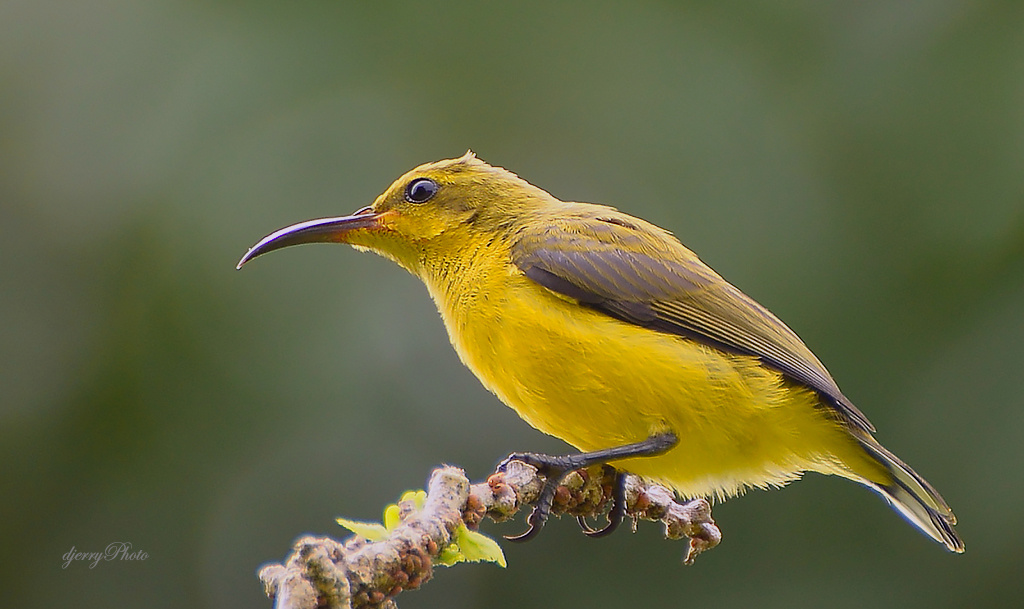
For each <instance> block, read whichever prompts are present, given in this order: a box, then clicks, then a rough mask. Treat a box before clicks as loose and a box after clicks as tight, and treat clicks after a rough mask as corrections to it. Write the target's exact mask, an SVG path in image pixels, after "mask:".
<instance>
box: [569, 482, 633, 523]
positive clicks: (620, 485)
mask: <svg viewBox="0 0 1024 609" xmlns="http://www.w3.org/2000/svg"><path fill="white" fill-rule="evenodd" d="M607 518H608V524H606V525H605V526H603V527H601V528H600V529H594V528H591V527H590V525H589V524H587V519H586V518H584V517H583V516H577V517H576V522H578V523H580V528H581V529H583V534H584V535H586V536H587V537H593V538H594V539H597V538H600V537H604V536H606V535H611V534H612V533H614V532H615V529H617V528H619V525H620V524H622V521H623V520H624V519H625V518H626V476H625V475H624V474H623V473H622V472H615V489H614V491H613V494H612V507H611V509H609V510H608V516H607Z"/></svg>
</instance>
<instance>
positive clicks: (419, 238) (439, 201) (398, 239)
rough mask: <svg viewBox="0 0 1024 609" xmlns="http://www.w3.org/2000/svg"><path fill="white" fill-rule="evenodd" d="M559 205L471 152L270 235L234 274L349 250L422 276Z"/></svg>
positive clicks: (419, 169)
mask: <svg viewBox="0 0 1024 609" xmlns="http://www.w3.org/2000/svg"><path fill="white" fill-rule="evenodd" d="M558 204H559V201H558V200H557V199H555V198H554V197H552V196H551V195H549V194H548V193H547V192H545V191H543V190H541V189H539V188H537V187H535V186H532V185H531V184H529V183H527V182H526V181H525V180H522V179H521V178H519V177H518V176H516V175H515V174H513V173H511V172H509V171H506V170H504V169H501V168H500V167H492V166H491V165H488V164H487V163H485V162H483V161H481V160H480V159H478V158H476V156H475V155H474V154H473V153H472V152H467V153H466V154H465V155H463V156H461V157H459V158H457V159H447V160H443V161H437V162H436V163H428V164H426V165H421V166H419V167H417V168H415V169H413V170H411V171H409V172H408V173H406V174H405V175H403V176H402V177H400V178H398V179H397V180H396V181H395V182H394V183H393V184H391V186H389V187H388V189H387V190H385V191H384V193H383V194H381V195H380V196H379V197H377V200H376V201H374V202H373V205H370V206H367V207H363V208H362V209H359V210H357V211H356V212H354V213H353V214H352V215H349V216H342V217H336V218H320V219H317V220H308V221H306V222H300V223H298V224H293V225H291V226H287V227H285V228H282V229H280V230H278V231H275V232H273V233H271V234H269V235H267V236H266V237H264V238H263V239H261V240H260V241H259V242H258V243H257V244H256V245H254V246H253V247H252V248H250V249H249V251H248V252H247V253H246V254H245V256H243V257H242V259H241V260H240V261H239V263H238V268H241V267H242V265H244V264H245V263H247V262H249V261H250V260H252V259H253V258H255V257H257V256H260V255H262V254H265V253H267V252H271V251H274V250H276V249H281V248H283V247H288V246H290V245H299V244H302V243H347V244H349V245H352V246H354V247H356V248H359V249H367V250H371V251H373V252H376V253H378V254H381V255H383V256H385V257H387V258H391V259H392V260H394V261H395V262H397V263H398V264H400V265H402V266H403V267H405V268H407V269H409V270H410V271H412V272H413V273H417V274H419V273H420V271H421V270H422V266H423V265H424V264H425V263H426V264H429V263H430V262H431V260H430V259H431V258H432V257H437V256H443V255H450V254H452V253H455V252H457V251H458V248H459V247H465V246H469V245H471V244H473V243H475V242H477V241H479V240H484V239H490V238H492V237H493V236H495V235H496V234H497V233H501V232H507V231H509V230H511V229H512V228H514V227H515V226H516V225H517V223H518V222H519V221H520V220H521V219H522V218H525V217H528V215H529V213H530V212H531V211H536V210H538V209H542V208H545V207H551V206H552V205H555V206H557V205H558Z"/></svg>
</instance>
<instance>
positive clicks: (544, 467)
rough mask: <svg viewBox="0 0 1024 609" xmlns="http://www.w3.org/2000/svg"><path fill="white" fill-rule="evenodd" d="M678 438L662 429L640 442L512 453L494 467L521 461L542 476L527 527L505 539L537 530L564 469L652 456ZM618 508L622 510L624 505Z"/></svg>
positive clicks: (530, 534) (527, 536)
mask: <svg viewBox="0 0 1024 609" xmlns="http://www.w3.org/2000/svg"><path fill="white" fill-rule="evenodd" d="M678 442H679V438H677V437H676V435H675V434H674V433H672V432H664V433H660V434H655V435H653V436H651V437H649V438H647V439H646V440H643V441H641V442H635V443H633V444H625V445H623V446H614V447H612V448H605V449H602V450H595V451H591V452H588V453H579V454H575V455H561V456H552V455H542V454H537V453H512V454H511V455H509V456H508V457H506V458H505V460H504V461H502V462H501V463H500V464H498V471H504V470H505V468H506V467H507V466H508V464H509V463H510V462H512V461H522V462H523V463H526V464H527V465H532V466H533V467H536V468H537V472H538V473H539V474H541V475H542V476H544V487H543V488H542V489H541V491H540V496H539V497H537V502H536V504H535V505H534V506H533V511H532V512H530V516H529V517H528V518H527V519H526V522H527V524H528V525H529V528H528V529H526V531H525V532H523V533H522V534H521V535H515V536H511V537H510V536H507V535H506V536H505V539H508V540H509V541H528V540H530V539H533V538H534V537H535V536H536V535H537V533H539V532H540V529H541V527H543V526H544V523H545V522H547V519H548V516H549V515H550V514H551V504H552V502H553V501H554V500H555V490H556V489H557V488H558V484H559V483H560V482H561V481H562V477H563V476H565V474H566V473H567V472H570V471H572V470H574V469H581V468H584V467H590V466H591V465H598V464H601V463H607V462H609V461H616V460H618V459H628V458H630V457H653V456H655V455H660V454H662V453H664V452H665V451H667V450H669V449H670V448H672V447H673V446H675V445H676V444H677V443H678ZM622 509H623V510H625V507H623V508H622ZM602 531H603V529H602ZM609 532H611V531H609Z"/></svg>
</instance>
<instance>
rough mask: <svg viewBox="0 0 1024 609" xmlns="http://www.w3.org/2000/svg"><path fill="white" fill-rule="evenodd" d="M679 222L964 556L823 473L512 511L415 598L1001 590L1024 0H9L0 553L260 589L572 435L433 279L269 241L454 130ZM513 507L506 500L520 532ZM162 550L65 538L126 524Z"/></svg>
mask: <svg viewBox="0 0 1024 609" xmlns="http://www.w3.org/2000/svg"><path fill="white" fill-rule="evenodd" d="M468 148H472V149H473V150H474V151H475V152H477V153H478V154H479V155H480V157H481V158H483V159H485V160H487V161H489V162H491V163H494V164H497V165H502V166H504V167H507V168H509V169H511V170H513V171H515V172H517V173H519V174H520V175H521V176H523V177H525V178H526V179H528V180H530V181H531V182H533V183H535V184H537V185H539V186H541V187H544V188H546V189H548V190H549V191H551V192H552V193H554V194H555V195H556V196H559V197H561V198H566V199H575V200H583V201H594V202H601V203H606V204H610V205H614V206H616V207H619V208H621V209H623V210H625V211H628V212H630V213H633V214H635V215H639V216H642V217H644V218H647V219H649V220H651V221H654V222H655V223H658V224H660V225H663V226H665V227H667V228H670V229H671V230H673V231H674V232H675V233H676V234H677V235H678V236H679V237H680V238H681V239H682V240H683V241H684V242H685V243H687V244H688V245H689V246H690V247H691V248H693V249H695V250H696V251H698V252H699V253H700V254H701V255H702V257H703V258H704V260H705V261H707V262H708V263H709V264H710V265H711V266H712V267H714V268H715V269H716V270H718V271H719V272H720V273H722V274H723V275H725V276H726V277H727V278H729V279H730V280H731V281H732V282H733V283H735V284H737V285H738V286H740V287H741V288H742V289H743V290H744V291H746V292H747V293H749V294H750V295H752V296H753V297H755V298H756V299H758V300H760V301H761V302H762V303H764V304H765V305H767V306H769V307H770V308H771V309H772V310H774V311H775V312H776V313H777V314H778V315H779V316H780V317H782V318H783V319H784V320H786V321H787V322H788V323H789V324H790V325H791V326H793V327H794V328H795V329H796V330H797V331H798V332H799V333H800V334H801V336H802V337H803V338H804V339H805V340H806V342H807V343H808V344H809V345H811V347H812V348H813V349H814V350H815V351H816V352H817V353H818V355H819V356H820V357H821V358H822V360H823V361H825V362H826V364H827V365H828V366H829V367H830V369H831V370H832V372H833V373H834V375H835V376H836V378H837V379H838V381H839V383H840V385H841V386H842V387H843V388H844V391H845V392H846V393H847V394H848V395H849V396H851V398H852V399H853V400H854V401H855V402H856V403H857V404H858V405H860V407H861V408H862V409H863V410H864V411H865V412H866V413H867V414H868V416H870V417H871V419H872V420H873V422H874V423H875V424H876V425H877V427H878V428H879V430H880V431H879V438H880V439H881V440H882V441H883V442H884V443H885V444H886V445H887V446H889V447H890V448H892V449H893V450H894V451H895V452H897V453H898V454H899V455H901V456H902V457H903V458H905V459H906V460H907V461H908V462H909V463H911V464H912V465H913V466H914V467H915V468H917V469H918V470H919V471H920V472H921V473H922V474H923V475H924V476H926V477H927V478H928V479H929V480H930V481H931V482H932V483H934V484H935V486H936V487H937V488H939V489H940V490H941V491H942V493H943V494H944V495H945V497H946V498H947V500H949V502H950V503H951V504H952V505H953V507H954V508H955V510H956V513H957V515H958V516H959V517H960V521H961V524H960V526H959V527H958V531H959V532H960V533H961V534H962V535H963V537H964V539H965V540H966V543H967V548H968V549H967V553H966V554H965V555H963V556H951V555H948V554H947V553H945V552H944V551H943V550H942V549H941V548H940V547H938V546H937V545H936V544H934V543H932V542H931V541H928V540H927V539H925V538H924V537H922V536H921V535H919V534H917V533H916V532H914V531H913V530H912V529H911V528H910V527H908V526H907V525H906V524H904V523H903V522H902V521H901V520H900V519H899V518H898V517H897V516H896V515H894V514H893V513H892V512H891V511H890V510H889V509H888V508H887V507H886V506H885V505H884V504H883V503H882V502H881V501H879V500H878V499H877V498H876V497H874V496H872V495H871V494H870V493H867V492H865V491H864V490H862V489H860V488H857V487H856V486H855V485H852V484H849V483H847V482H844V481H841V480H837V479H828V478H824V477H821V476H813V475H812V476H809V477H808V478H807V479H805V480H804V481H801V482H799V483H796V484H793V485H791V486H790V487H788V488H787V489H785V490H783V491H776V492H770V493H767V492H751V493H748V494H747V495H746V496H745V497H742V498H740V499H736V500H732V501H730V502H728V503H725V504H722V505H719V506H717V507H716V510H715V516H716V518H717V520H718V522H719V524H720V526H721V527H722V529H723V531H724V535H725V537H724V542H723V544H722V545H721V546H720V547H719V548H717V549H715V550H714V551H713V552H711V553H709V554H707V555H705V556H702V557H701V558H700V559H699V560H698V562H697V564H696V565H695V566H693V567H687V568H684V567H683V566H681V564H680V558H681V556H682V555H683V552H684V548H683V547H682V545H681V544H676V543H670V542H667V541H663V540H661V538H660V531H659V528H658V527H657V526H655V525H652V524H642V525H641V527H640V531H639V532H638V533H637V534H635V535H630V534H629V533H628V532H620V533H619V534H617V535H615V536H614V537H613V538H610V539H605V540H601V541H599V542H598V541H593V540H590V539H585V538H584V537H583V536H582V535H580V534H579V533H578V531H577V527H576V525H575V523H573V522H572V521H570V520H562V521H557V522H554V523H553V524H552V525H549V526H548V527H547V529H546V530H545V532H544V534H543V535H542V536H541V537H540V538H539V539H538V540H536V541H534V542H532V543H530V544H526V545H524V546H517V545H512V544H505V551H506V555H507V557H508V560H509V567H508V568H507V569H505V570H502V569H499V568H497V567H495V566H493V565H462V566H459V567H457V568H454V569H447V570H446V569H439V570H438V572H437V573H436V576H435V579H434V580H433V581H432V582H431V583H430V584H429V585H427V586H426V587H425V588H424V589H422V590H420V591H417V592H411V593H408V594H405V595H403V596H402V597H401V598H400V599H399V600H400V603H399V604H400V605H401V606H402V607H405V608H409V607H436V606H445V607H493V608H501V607H521V606H579V607H583V606H591V607H614V606H632V605H634V604H635V605H642V606H675V605H680V606H683V605H685V606H698V605H714V606H719V607H862V606H865V605H870V606H873V607H963V606H971V607H986V606H987V607H998V606H1006V605H1007V604H1010V603H1012V602H1014V601H1017V602H1019V600H1020V597H1021V590H1022V588H1021V575H1022V572H1024V519H1021V518H1020V506H1021V505H1022V504H1024V475H1022V473H1024V472H1022V469H1024V468H1022V465H1024V408H1022V404H1021V402H1022V398H1021V394H1022V391H1021V390H1022V388H1024V383H1022V373H1024V3H1019V2H967V1H958V0H939V1H928V2H898V3H891V2H856V3H854V2H844V3H838V2H827V3H826V2H816V1H810V0H808V1H804V2H787V3H776V2H746V3H723V2H665V1H663V2H629V3H626V2H579V3H561V2H548V1H544V2H519V3H481V2H445V3H438V2H394V1H386V0H378V1H376V2H341V1H322V2H302V3H278V2H258V1H257V2H252V1H250V2H241V1H232V0H220V1H209V0H208V1H205V2H194V1H192V2H190V1H183V0H84V1H82V0H80V1H69V0H5V1H4V2H2V3H0V319H2V324H0V364H2V365H0V393H2V396H0V463H2V465H0V497H2V498H0V550H2V552H0V581H2V582H3V585H2V589H3V591H4V604H5V605H7V606H11V607H56V606H74V607H115V606H116V607H267V606H269V601H267V600H266V599H265V598H264V596H263V593H262V589H261V586H260V584H259V582H258V581H257V579H256V576H255V572H256V569H257V568H258V566H259V565H260V564H262V563H264V562H267V561H276V560H281V558H282V557H283V556H284V555H285V554H286V552H287V551H288V550H289V547H290V544H291V542H292V541H293V539H294V538H295V537H297V536H298V535H300V534H303V533H316V534H331V535H339V536H340V535H341V534H342V533H343V531H342V530H341V529H340V528H339V527H337V526H336V525H335V524H334V523H333V519H334V517H335V516H338V515H345V516H347V517H351V518H361V519H377V518H379V514H380V510H381V509H382V508H383V506H384V505H385V504H386V503H388V502H391V501H393V500H395V499H396V498H397V496H398V495H399V494H400V493H401V492H402V491H403V490H405V489H409V488H419V487H422V485H423V484H424V482H425V479H426V476H427V474H428V472H429V471H430V469H431V468H432V467H433V466H434V465H437V464H440V463H445V462H447V463H455V464H459V465H461V466H463V467H465V468H466V469H467V470H468V472H469V473H470V475H471V477H473V478H476V479H479V478H481V477H483V476H485V475H486V474H487V473H488V472H489V471H491V468H492V467H493V465H494V463H495V462H496V461H497V460H499V459H500V458H501V457H502V456H503V455H504V454H506V453H508V452H510V451H512V450H546V451H554V452H558V451H562V450H565V448H566V447H565V446H564V445H562V444H561V443H560V442H558V441H556V440H554V439H551V438H547V437H544V436H542V435H541V434H540V433H538V432H536V431H534V430H532V429H530V428H529V427H528V426H527V425H526V424H524V423H522V422H521V421H519V420H518V419H517V418H516V416H515V415H514V413H512V411H510V410H508V409H507V408H505V407H503V406H502V405H501V404H499V403H498V401H497V400H496V399H495V398H494V397H493V396H491V395H490V394H488V393H487V392H486V391H484V390H483V389H482V388H481V387H480V386H479V385H478V383H477V381H476V380H475V379H474V378H473V377H472V375H471V374H470V373H469V372H468V371H467V370H466V369H464V368H463V367H462V366H461V365H460V363H459V362H458V360H457V358H456V356H455V354H454V353H453V351H452V350H451V349H450V347H449V345H448V340H447V338H446V336H445V333H444V330H443V328H442V325H441V323H440V320H439V319H438V317H437V315H436V312H435V311H434V308H433V305H432V303H431V302H430V300H429V298H428V297H427V295H426V292H425V290H424V289H423V287H422V286H421V285H420V284H419V283H418V282H417V281H416V280H415V279H413V278H412V277H410V276H408V275H406V274H405V273H404V272H403V271H401V270H400V269H398V268H397V267H394V266H393V265H392V264H390V263H389V262H387V261H385V260H383V259H379V258H377V257H375V256H372V255H366V254H357V253H356V252H354V251H352V250H350V249H348V248H343V247H329V246H317V247H312V246H311V247H308V248H297V249H291V250H288V251H285V252H282V253H277V254H274V255H273V256H269V257H267V258H264V259H260V260H259V261H258V262H256V263H254V264H252V265H251V266H249V267H247V268H246V269H245V271H244V272H236V271H235V269H234V265H235V262H236V261H237V260H238V258H239V257H240V256H241V254H243V253H244V252H245V250H246V248H247V247H248V246H249V245H251V244H252V243H254V242H255V241H256V240H257V239H258V238H259V237H261V236H263V235H264V234H266V233H268V232H270V231H272V230H274V229H276V228H278V227H280V226H283V225H285V224H289V223H292V222H295V221H299V220H304V219H308V218H312V217H318V216H323V215H338V214H343V213H347V212H350V211H352V210H355V209H356V208H358V207H360V206H363V205H365V204H368V203H369V202H371V201H372V199H373V197H375V196H376V195H377V194H378V193H379V192H380V191H382V190H383V189H384V188H385V187H387V185H388V184H389V183H390V182H391V181H392V180H393V179H394V178H396V177H397V176H398V175H400V174H401V173H403V172H404V171H406V170H407V169H409V168H411V167H413V166H415V165H418V164H420V163H423V162H427V161H432V160H436V159H439V158H447V157H453V156H458V155H461V154H462V153H463V152H465V151H466V149H468ZM521 526H522V525H521V523H515V524H511V525H507V526H505V527H496V526H491V527H489V528H487V529H486V530H487V531H488V532H490V533H491V534H495V535H499V534H502V533H515V532H518V531H519V530H520V527H521ZM117 541H123V542H129V543H131V544H132V546H133V548H134V549H136V550H142V551H145V552H146V553H147V554H148V555H149V558H148V559H147V560H146V561H144V562H113V563H106V562H105V563H100V564H99V565H97V566H96V567H95V568H93V569H89V568H88V565H87V564H85V563H82V562H78V563H74V564H72V565H70V566H69V567H68V568H67V569H63V568H62V562H63V560H62V556H63V555H64V554H65V553H67V552H68V551H69V550H70V549H71V548H72V546H74V547H75V548H77V549H78V550H80V551H98V550H101V549H103V548H104V547H106V546H107V544H109V543H111V542H117Z"/></svg>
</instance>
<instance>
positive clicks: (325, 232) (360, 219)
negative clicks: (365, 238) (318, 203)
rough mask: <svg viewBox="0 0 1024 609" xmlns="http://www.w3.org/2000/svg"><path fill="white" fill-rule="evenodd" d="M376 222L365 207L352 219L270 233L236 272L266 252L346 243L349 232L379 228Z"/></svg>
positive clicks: (326, 220) (322, 220)
mask: <svg viewBox="0 0 1024 609" xmlns="http://www.w3.org/2000/svg"><path fill="white" fill-rule="evenodd" d="M378 218H380V214H375V213H373V210H372V209H371V208H369V207H364V208H362V209H360V210H358V211H356V212H355V213H354V214H352V215H351V216H342V217H340V218H319V219H317V220H306V221H305V222H299V223H298V224H292V225H291V226H286V227H284V228H282V229H280V230H277V231H274V232H272V233H270V234H269V235H267V236H266V237H264V238H262V239H260V240H259V242H258V243H256V245H254V246H252V247H250V248H249V251H248V252H246V253H245V255H244V256H242V259H241V260H239V261H238V265H237V266H236V267H235V268H236V269H240V268H242V265H244V264H245V263H246V262H249V261H250V260H252V259H253V258H255V257H257V256H262V255H263V254H266V253H267V252H272V251H274V250H279V249H281V248H283V247H288V246H289V245H301V244H303V243H345V242H346V238H345V237H346V235H348V234H349V233H351V232H352V231H354V230H359V229H365V228H375V227H377V226H379V225H378V223H377V220H378Z"/></svg>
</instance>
